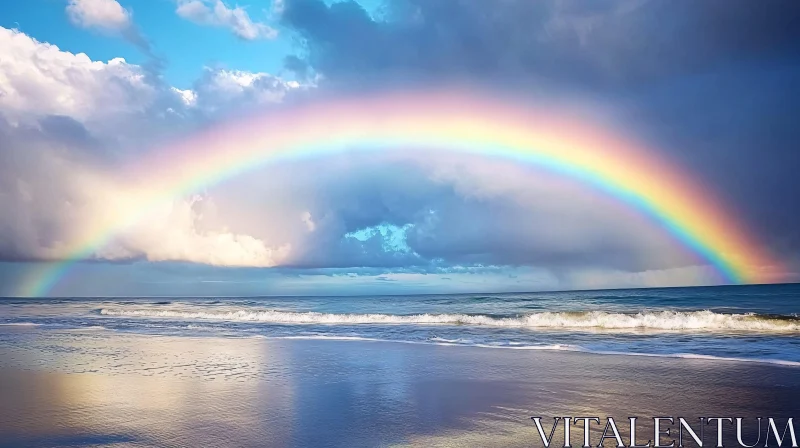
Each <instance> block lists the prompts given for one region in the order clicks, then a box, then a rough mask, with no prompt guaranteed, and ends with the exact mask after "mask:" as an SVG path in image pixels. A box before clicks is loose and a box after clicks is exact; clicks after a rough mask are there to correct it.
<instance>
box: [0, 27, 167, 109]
mask: <svg viewBox="0 0 800 448" xmlns="http://www.w3.org/2000/svg"><path fill="white" fill-rule="evenodd" d="M0 57H1V59H0V90H2V92H3V94H2V95H0V113H2V114H3V115H6V117H8V118H9V119H11V120H19V119H24V118H25V117H38V116H43V115H64V116H69V117H73V118H75V119H78V120H80V121H82V122H91V121H94V120H97V119H99V118H101V117H103V116H107V115H109V114H111V115H114V114H118V113H124V112H134V111H142V110H143V109H144V108H146V106H147V105H148V104H150V103H152V101H153V97H154V94H155V88H154V86H152V85H149V84H148V83H147V81H146V75H145V73H144V72H143V71H142V70H141V68H140V67H138V66H135V65H131V64H128V63H127V62H126V61H125V60H124V59H122V58H116V59H112V60H110V61H108V62H100V61H92V60H91V59H89V57H88V56H86V55H85V54H83V53H80V54H73V53H69V52H65V51H61V50H60V49H59V48H58V47H56V46H54V45H50V44H47V43H42V42H38V41H37V40H35V39H32V38H31V37H29V36H27V35H26V34H24V33H21V32H19V31H16V30H10V29H6V28H0Z"/></svg>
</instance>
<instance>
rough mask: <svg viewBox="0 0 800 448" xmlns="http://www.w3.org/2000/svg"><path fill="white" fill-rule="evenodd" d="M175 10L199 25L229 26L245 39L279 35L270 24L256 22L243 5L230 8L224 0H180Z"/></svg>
mask: <svg viewBox="0 0 800 448" xmlns="http://www.w3.org/2000/svg"><path fill="white" fill-rule="evenodd" d="M175 12H176V13H177V14H178V15H179V16H180V17H182V18H184V19H186V20H189V21H192V22H194V23H197V24H199V25H207V26H216V27H222V28H228V29H230V30H231V32H232V33H233V34H234V35H236V36H237V37H239V38H240V39H244V40H256V39H273V38H275V37H276V36H277V35H278V32H277V31H276V30H275V29H273V28H271V27H270V26H268V25H266V24H264V23H261V22H254V21H253V20H252V19H251V18H250V15H249V14H248V13H247V11H246V10H245V9H244V8H243V7H241V6H235V7H233V8H230V7H228V6H227V5H226V4H225V3H224V2H223V1H222V0H178V7H177V9H176V10H175Z"/></svg>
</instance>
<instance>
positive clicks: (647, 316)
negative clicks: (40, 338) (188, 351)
mask: <svg viewBox="0 0 800 448" xmlns="http://www.w3.org/2000/svg"><path fill="white" fill-rule="evenodd" d="M0 325H6V326H19V325H26V326H35V327H36V329H37V331H49V330H56V331H58V330H87V331H89V330H90V331H98V330H99V331H109V332H132V333H140V334H148V335H173V336H174V335H179V336H180V335H185V336H193V337H197V336H222V337H263V338H305V339H336V340H381V341H393V342H397V343H411V344H437V345H446V346H464V345H466V346H481V347H487V348H496V349H514V350H567V351H585V352H593V353H599V354H628V355H638V356H672V357H701V358H704V357H711V358H721V359H729V360H732V361H739V362H769V363H779V364H784V365H794V366H800V284H791V285H755V286H720V287H689V288H660V289H627V290H605V291H570V292H541V293H504V294H439V295H394V296H347V297H345V296H337V297H125V298H109V297H97V298H45V299H14V298H5V299H0ZM23 334H24V333H23V332H3V333H2V335H1V336H0V337H2V338H4V339H13V338H17V337H22V336H21V335H23ZM5 342H6V343H12V344H13V343H14V342H15V341H13V340H7V341H5Z"/></svg>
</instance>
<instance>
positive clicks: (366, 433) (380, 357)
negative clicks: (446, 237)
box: [0, 327, 800, 448]
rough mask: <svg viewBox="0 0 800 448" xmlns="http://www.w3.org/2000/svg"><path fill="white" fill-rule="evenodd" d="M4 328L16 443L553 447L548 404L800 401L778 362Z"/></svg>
mask: <svg viewBox="0 0 800 448" xmlns="http://www.w3.org/2000/svg"><path fill="white" fill-rule="evenodd" d="M5 333H13V334H15V335H16V337H18V338H19V339H17V341H19V340H24V341H25V343H24V344H21V345H20V344H13V343H10V342H9V338H0V396H2V397H3V400H0V422H1V423H0V446H3V447H6V446H8V447H12V446H13V447H18V446H42V447H45V446H47V447H52V446H117V447H128V446H130V447H133V446H136V447H143V446H174V447H196V446H203V447H227V446H237V447H250V446H252V447H255V446H269V447H351V448H352V447H378V446H419V447H436V446H442V447H452V446H475V447H477V446H480V447H523V446H524V447H530V446H541V445H540V443H541V442H540V441H539V439H538V435H537V433H536V430H535V427H534V426H533V424H532V422H531V420H530V417H531V416H535V415H539V416H547V417H550V416H555V415H573V416H579V415H580V416H595V415H597V416H600V417H601V418H603V419H605V417H606V416H615V417H617V418H618V420H619V421H626V418H627V417H628V416H642V417H652V416H675V417H677V416H684V417H687V418H690V417H691V418H692V419H695V418H696V417H697V416H701V415H712V414H713V415H721V416H728V415H731V416H750V417H755V416H773V417H788V416H796V415H797V414H798V411H800V369H797V368H794V367H786V366H776V365H770V364H759V363H738V362H724V361H712V360H700V359H669V358H643V357H631V356H602V355H593V354H584V353H561V352H548V351H514V350H490V349H485V348H478V347H451V346H435V345H414V344H397V343H386V342H365V341H330V340H311V341H309V340H285V339H284V340H267V339H258V338H240V337H234V338H223V337H203V338H197V337H187V336H163V335H141V334H136V333H124V332H114V331H107V330H53V329H46V330H43V329H40V328H36V327H27V328H13V329H12V328H10V327H6V328H1V329H0V334H5ZM547 421H548V422H552V420H549V419H548V420H547ZM641 430H642V431H647V430H648V427H647V425H646V424H645V425H644V426H643V427H642V428H641ZM576 431H580V430H579V429H576ZM623 432H625V431H624V430H623ZM708 433H709V434H710V435H707V437H708V438H709V442H710V440H711V437H713V431H708ZM729 433H730V435H732V432H731V431H729ZM651 434H652V433H651ZM581 435H582V433H580V432H576V436H575V437H576V438H578V437H580V436H581ZM593 437H595V439H594V440H596V437H598V434H595V435H594V436H593ZM624 437H626V435H624ZM647 438H648V437H647V436H645V438H644V440H642V442H644V441H645V440H647ZM595 444H596V442H595Z"/></svg>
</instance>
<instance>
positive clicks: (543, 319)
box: [100, 308, 800, 333]
mask: <svg viewBox="0 0 800 448" xmlns="http://www.w3.org/2000/svg"><path fill="white" fill-rule="evenodd" d="M100 314H101V315H103V316H116V317H128V318H166V319H171V320H211V321H229V322H264V323H276V324H327V325H352V324H374V325H381V324H404V325H464V326H489V327H509V328H529V329H567V330H570V329H571V330H581V329H585V330H607V331H631V330H650V331H710V332H754V333H757V332H782V333H800V319H796V318H792V317H774V316H765V315H758V314H723V313H715V312H712V311H654V312H640V313H636V314H624V313H609V312H604V311H588V312H542V313H532V314H527V315H522V316H518V317H492V316H486V315H467V314H415V315H407V316H402V315H393V314H333V313H316V312H291V311H278V310H256V309H241V310H235V311H217V310H202V311H199V310H191V309H183V310H175V309H172V310H163V309H150V308H136V309H135V308H130V309H128V308H103V309H101V310H100Z"/></svg>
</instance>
